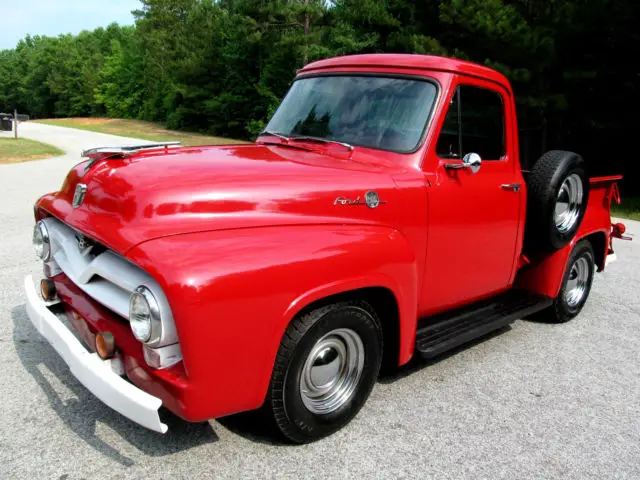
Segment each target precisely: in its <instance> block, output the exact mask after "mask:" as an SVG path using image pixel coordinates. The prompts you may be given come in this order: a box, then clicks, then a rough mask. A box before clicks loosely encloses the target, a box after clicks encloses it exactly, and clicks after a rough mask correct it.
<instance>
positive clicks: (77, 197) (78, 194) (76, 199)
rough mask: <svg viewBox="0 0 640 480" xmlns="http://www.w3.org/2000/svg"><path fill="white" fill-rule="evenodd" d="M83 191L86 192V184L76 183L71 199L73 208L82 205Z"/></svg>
mask: <svg viewBox="0 0 640 480" xmlns="http://www.w3.org/2000/svg"><path fill="white" fill-rule="evenodd" d="M85 193H87V186H86V185H85V184H84V183H79V184H77V185H76V191H75V193H74V194H73V201H72V202H71V206H72V207H73V208H78V207H79V206H80V205H82V201H83V200H84V195H85Z"/></svg>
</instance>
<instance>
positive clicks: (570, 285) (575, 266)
mask: <svg viewBox="0 0 640 480" xmlns="http://www.w3.org/2000/svg"><path fill="white" fill-rule="evenodd" d="M594 258H595V257H594V254H593V248H592V247H591V243H590V242H589V241H588V240H582V241H580V242H578V243H577V244H576V246H575V247H574V248H573V251H572V252H571V256H570V257H569V261H568V263H567V269H566V271H565V274H564V277H563V279H562V286H561V288H560V293H559V294H558V296H557V297H556V298H555V299H554V301H553V305H552V306H551V307H549V308H548V309H546V310H544V311H542V312H540V314H539V318H540V319H541V320H545V321H548V322H554V323H563V322H568V321H569V320H571V319H572V318H574V317H575V316H576V315H578V313H580V310H582V307H583V306H584V304H585V303H586V301H587V298H588V297H589V293H590V292H591V284H592V283H593V275H594V272H595V261H594Z"/></svg>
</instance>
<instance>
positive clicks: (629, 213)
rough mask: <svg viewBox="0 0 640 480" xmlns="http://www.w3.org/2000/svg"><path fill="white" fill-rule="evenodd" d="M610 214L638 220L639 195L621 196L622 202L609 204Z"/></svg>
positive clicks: (639, 214)
mask: <svg viewBox="0 0 640 480" xmlns="http://www.w3.org/2000/svg"><path fill="white" fill-rule="evenodd" d="M611 214H612V216H614V217H620V218H628V219H630V220H640V197H624V196H623V197H622V203H621V204H620V205H616V203H615V202H614V203H613V204H612V205H611Z"/></svg>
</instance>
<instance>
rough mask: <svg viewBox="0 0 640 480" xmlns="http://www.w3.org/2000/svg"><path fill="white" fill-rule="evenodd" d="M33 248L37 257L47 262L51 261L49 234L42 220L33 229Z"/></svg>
mask: <svg viewBox="0 0 640 480" xmlns="http://www.w3.org/2000/svg"><path fill="white" fill-rule="evenodd" d="M33 248H34V250H35V251H36V255H37V256H38V257H39V258H40V259H41V260H44V261H45V262H46V261H47V260H49V255H51V245H50V243H49V232H48V231H47V226H46V225H45V224H44V222H43V221H42V220H40V221H39V222H38V223H36V225H35V227H33Z"/></svg>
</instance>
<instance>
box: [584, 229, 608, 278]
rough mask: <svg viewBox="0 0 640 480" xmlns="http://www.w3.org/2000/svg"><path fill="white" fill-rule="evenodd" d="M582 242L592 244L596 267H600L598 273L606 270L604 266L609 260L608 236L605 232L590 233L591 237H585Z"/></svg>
mask: <svg viewBox="0 0 640 480" xmlns="http://www.w3.org/2000/svg"><path fill="white" fill-rule="evenodd" d="M580 240H587V241H588V242H589V243H591V248H593V254H594V256H595V262H596V266H597V267H598V271H599V272H601V271H602V270H604V265H605V262H606V258H607V234H606V232H605V231H604V230H601V231H596V232H593V233H590V234H589V235H585V236H584V237H582V238H581V239H580Z"/></svg>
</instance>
